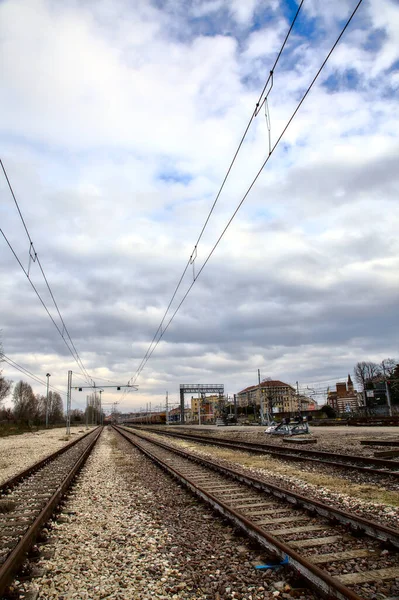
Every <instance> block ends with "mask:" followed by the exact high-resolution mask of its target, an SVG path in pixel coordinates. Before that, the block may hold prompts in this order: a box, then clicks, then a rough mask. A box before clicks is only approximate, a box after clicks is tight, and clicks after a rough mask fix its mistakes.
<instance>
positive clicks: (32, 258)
mask: <svg viewBox="0 0 399 600" xmlns="http://www.w3.org/2000/svg"><path fill="white" fill-rule="evenodd" d="M36 259H37V252H36V250H35V247H34V245H33V242H32V241H31V243H30V246H29V262H28V272H27V277H28V279H29V276H30V275H29V274H30V268H31V265H32V263H34V262H36Z"/></svg>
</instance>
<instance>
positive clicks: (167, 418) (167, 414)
mask: <svg viewBox="0 0 399 600" xmlns="http://www.w3.org/2000/svg"><path fill="white" fill-rule="evenodd" d="M168 399H169V397H168V392H166V415H165V416H166V425H169V404H168Z"/></svg>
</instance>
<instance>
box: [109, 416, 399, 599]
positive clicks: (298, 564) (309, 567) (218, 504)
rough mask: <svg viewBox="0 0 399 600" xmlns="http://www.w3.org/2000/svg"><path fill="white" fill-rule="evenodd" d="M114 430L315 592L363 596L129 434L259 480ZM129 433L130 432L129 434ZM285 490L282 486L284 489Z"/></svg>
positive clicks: (243, 478)
mask: <svg viewBox="0 0 399 600" xmlns="http://www.w3.org/2000/svg"><path fill="white" fill-rule="evenodd" d="M114 428H115V430H116V431H117V432H118V433H119V434H120V435H121V436H123V438H124V439H126V440H127V441H128V442H129V443H131V444H132V445H134V446H136V447H137V448H139V449H140V450H141V451H142V452H143V453H144V454H146V455H147V456H148V457H149V458H151V460H153V461H154V462H156V463H157V464H158V465H159V466H160V467H162V468H163V469H164V470H166V471H167V472H168V473H170V474H171V475H172V476H173V477H175V478H177V479H178V480H179V481H180V482H181V483H183V484H184V485H185V486H186V487H187V488H188V489H190V490H191V491H192V492H193V493H194V494H196V495H197V496H199V497H200V498H202V499H203V500H204V501H206V502H208V503H209V504H211V506H212V507H213V508H214V509H215V510H217V511H218V512H219V513H220V514H222V515H223V516H224V517H226V518H228V519H229V520H230V521H232V522H233V523H234V524H235V525H236V526H237V527H239V528H240V529H241V530H242V531H244V532H245V533H246V534H247V535H248V536H250V537H251V538H252V539H254V540H256V541H257V542H258V543H259V544H260V545H261V546H262V547H264V548H266V550H268V551H269V552H271V553H273V554H274V555H275V556H278V557H279V558H280V559H285V560H286V561H287V563H288V564H289V565H290V566H291V567H292V568H293V569H294V570H295V571H296V572H297V573H298V574H299V575H300V576H302V577H304V578H305V579H306V580H307V581H308V582H309V584H310V585H311V587H313V588H316V589H317V591H318V592H319V593H321V594H322V596H323V597H324V598H328V599H331V598H337V599H339V600H363V599H362V597H361V596H359V595H358V594H356V592H353V591H352V590H351V589H349V588H348V587H346V586H345V585H344V584H342V583H341V582H340V581H339V580H338V579H336V578H334V577H332V576H331V575H329V574H328V573H327V572H326V571H323V570H322V569H320V568H319V567H317V566H316V565H315V564H313V563H312V562H310V561H309V560H307V559H306V558H305V557H303V556H301V555H300V554H299V553H298V552H297V551H296V550H294V549H293V548H292V547H290V546H288V545H287V544H285V543H284V542H281V541H280V540H278V539H277V538H275V537H274V536H273V535H271V534H269V533H267V532H266V531H265V530H264V529H262V528H260V527H258V526H257V525H256V523H254V522H252V521H250V520H249V519H248V518H246V517H245V516H244V515H243V514H241V513H240V512H238V511H236V510H234V508H232V507H231V506H229V505H228V504H226V503H225V502H223V501H222V500H220V499H218V498H216V497H215V496H214V495H213V494H212V493H210V492H209V491H207V490H205V489H204V488H202V487H201V485H198V484H197V483H195V482H194V481H192V480H190V478H189V477H187V476H186V475H184V474H183V473H181V472H180V471H179V470H177V469H174V468H173V467H172V466H171V465H168V464H167V463H166V462H164V461H163V460H162V459H161V458H160V457H158V456H156V455H155V454H153V453H152V452H151V451H150V450H148V449H147V448H144V447H143V446H141V445H140V443H138V442H136V441H134V440H132V439H131V437H130V436H131V435H135V436H137V437H139V438H142V439H145V441H146V442H149V443H151V444H154V445H156V446H160V447H163V448H166V449H168V450H170V451H172V452H174V453H176V454H178V455H180V456H183V457H184V458H186V459H189V460H194V461H195V462H200V463H201V464H205V465H207V466H210V467H211V468H212V470H218V471H222V472H223V474H226V473H228V474H231V475H234V476H235V477H234V478H235V479H238V480H240V481H242V482H244V483H249V484H250V485H254V483H255V482H256V483H257V484H261V485H262V486H263V482H261V481H259V480H256V479H255V478H252V477H246V476H243V475H242V474H241V473H238V472H235V471H234V470H232V469H225V468H224V467H223V468H222V467H220V465H215V464H214V463H211V461H208V460H206V459H202V458H200V459H198V457H193V456H192V455H189V454H188V453H186V452H184V451H183V450H177V449H176V448H172V447H170V446H167V445H166V444H163V443H162V442H158V441H154V440H152V439H151V440H150V439H148V438H145V436H142V435H137V433H136V432H134V433H133V432H131V431H130V432H129V431H124V430H122V429H120V428H119V427H115V426H114ZM129 434H130V435H129ZM255 487H257V488H258V489H260V486H259V485H256V486H255ZM284 492H285V490H284ZM305 500H306V499H305ZM397 534H398V543H399V531H398V532H397Z"/></svg>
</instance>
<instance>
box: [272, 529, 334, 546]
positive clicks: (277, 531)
mask: <svg viewBox="0 0 399 600" xmlns="http://www.w3.org/2000/svg"><path fill="white" fill-rule="evenodd" d="M325 529H328V526H327V527H326V526H325V525H324V526H323V525H304V526H303V527H287V528H286V529H272V530H271V531H268V533H271V535H289V534H290V533H302V532H303V531H323V530H325ZM288 543H289V542H288Z"/></svg>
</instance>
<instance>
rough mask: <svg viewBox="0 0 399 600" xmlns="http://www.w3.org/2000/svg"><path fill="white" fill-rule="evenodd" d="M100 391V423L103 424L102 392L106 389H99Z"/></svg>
mask: <svg viewBox="0 0 399 600" xmlns="http://www.w3.org/2000/svg"><path fill="white" fill-rule="evenodd" d="M98 391H99V392H100V425H102V424H103V411H102V408H101V394H102V393H103V391H104V390H98Z"/></svg>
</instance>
